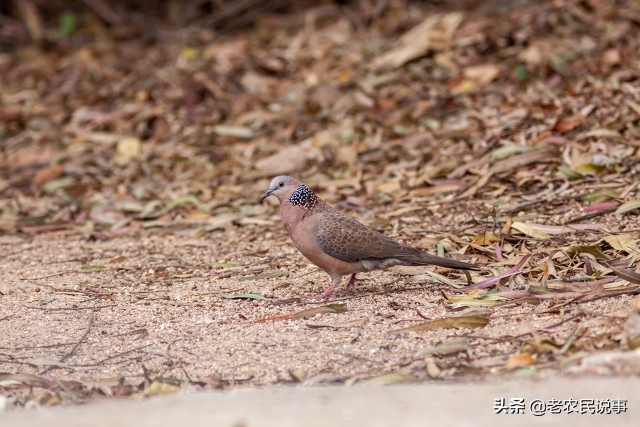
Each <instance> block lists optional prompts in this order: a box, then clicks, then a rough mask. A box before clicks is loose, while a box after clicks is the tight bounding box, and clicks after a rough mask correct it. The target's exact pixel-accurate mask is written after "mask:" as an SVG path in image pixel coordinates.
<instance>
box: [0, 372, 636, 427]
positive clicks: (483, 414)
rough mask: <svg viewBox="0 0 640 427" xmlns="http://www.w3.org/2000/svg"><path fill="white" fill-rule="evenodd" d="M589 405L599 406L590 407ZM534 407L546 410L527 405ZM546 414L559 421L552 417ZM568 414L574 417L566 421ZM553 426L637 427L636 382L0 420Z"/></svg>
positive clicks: (390, 390) (112, 406) (144, 404)
mask: <svg viewBox="0 0 640 427" xmlns="http://www.w3.org/2000/svg"><path fill="white" fill-rule="evenodd" d="M502 398H504V406H505V407H507V406H508V407H509V409H507V410H506V411H505V413H501V414H496V413H495V410H496V399H498V402H497V405H498V406H500V405H501V404H502V402H501V401H500V399H502ZM512 399H523V413H522V414H515V413H508V412H511V411H512V410H516V411H517V410H518V409H519V408H520V404H519V401H518V400H515V401H514V400H512ZM553 399H556V400H557V401H561V403H557V402H555V401H553ZM581 399H586V400H581ZM591 399H599V400H598V401H597V402H596V401H594V402H593V403H592V402H591ZM538 400H539V401H540V402H543V403H544V405H542V404H540V403H532V402H538ZM574 401H575V403H574ZM532 405H533V407H532ZM536 405H538V407H541V406H546V410H545V411H544V415H540V416H535V415H533V414H532V409H534V410H535V408H536ZM552 407H555V408H556V409H558V408H559V409H560V412H561V413H560V414H554V413H551V408H552ZM568 407H571V408H574V409H573V410H574V411H575V412H572V413H567V412H568V409H567V408H568ZM581 411H582V412H585V413H583V414H581V413H580V412H581ZM592 411H600V412H602V413H601V414H591V413H590V412H592ZM616 412H619V413H616ZM558 423H570V425H571V427H578V426H590V425H615V426H634V427H637V426H640V378H626V379H622V378H610V379H603V378H588V379H576V380H569V379H554V380H548V381H542V382H534V381H531V380H523V381H513V382H507V383H495V384H466V385H462V384H455V385H454V384H439V383H431V384H421V385H395V386H377V387H374V386H368V387H367V386H353V387H344V386H327V387H301V386H300V387H270V388H263V389H255V388H254V389H238V390H231V391H226V392H212V393H196V394H190V395H189V394H181V395H172V396H168V397H158V398H153V399H149V400H144V401H137V402H136V401H112V402H108V403H98V404H90V405H85V406H77V407H66V408H50V409H38V410H36V411H23V412H9V413H5V414H0V426H2V427H5V426H7V427H32V426H33V427H35V426H47V427H85V426H86V427H88V426H91V427H111V426H114V427H126V426H135V427H165V426H166V427H177V426H189V427H198V426H203V427H204V426H206V427H212V426H221V427H226V426H228V427H289V426H291V427H299V426H305V427H316V426H317V427H321V426H322V427H326V426H332V427H336V426H349V427H354V426H359V425H363V426H368V427H377V426H385V427H388V426H393V427H399V426H427V425H428V426H454V427H455V426H474V427H477V426H483V425H490V426H493V427H497V426H512V425H516V424H521V425H531V426H536V425H547V426H550V425H559V424H558Z"/></svg>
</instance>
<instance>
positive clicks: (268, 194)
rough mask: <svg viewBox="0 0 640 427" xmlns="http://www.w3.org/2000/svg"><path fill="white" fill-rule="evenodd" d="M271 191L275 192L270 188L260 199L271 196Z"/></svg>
mask: <svg viewBox="0 0 640 427" xmlns="http://www.w3.org/2000/svg"><path fill="white" fill-rule="evenodd" d="M271 193H273V190H271V189H269V191H267V192H266V193H264V194H263V195H262V197H260V200H264V199H266V198H267V197H269V196H270V195H271Z"/></svg>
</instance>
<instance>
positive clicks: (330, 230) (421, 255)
mask: <svg viewBox="0 0 640 427" xmlns="http://www.w3.org/2000/svg"><path fill="white" fill-rule="evenodd" d="M313 213H314V214H315V215H317V218H318V229H317V233H316V242H317V243H318V246H320V248H321V249H322V251H323V252H325V253H326V254H328V255H330V256H332V257H334V258H337V259H339V260H342V261H345V262H358V261H363V260H367V261H376V260H385V259H397V260H398V261H400V262H398V264H405V265H428V264H433V265H439V266H443V267H450V268H459V269H465V270H476V269H477V267H476V266H474V265H471V264H467V263H465V262H462V261H456V260H453V259H449V258H442V257H438V256H435V255H431V254H428V253H425V252H422V251H421V250H418V249H415V248H412V247H410V246H407V245H403V244H401V243H398V242H396V241H395V240H392V239H390V238H389V237H387V236H385V235H383V234H381V233H378V232H377V231H375V230H373V229H371V228H369V227H367V226H365V225H364V224H361V223H360V222H358V221H356V220H355V219H353V218H350V217H348V216H346V215H344V214H342V213H341V212H340V211H338V210H336V209H334V208H332V207H330V206H328V205H326V204H324V203H320V204H318V205H317V206H316V207H315V208H314V209H313Z"/></svg>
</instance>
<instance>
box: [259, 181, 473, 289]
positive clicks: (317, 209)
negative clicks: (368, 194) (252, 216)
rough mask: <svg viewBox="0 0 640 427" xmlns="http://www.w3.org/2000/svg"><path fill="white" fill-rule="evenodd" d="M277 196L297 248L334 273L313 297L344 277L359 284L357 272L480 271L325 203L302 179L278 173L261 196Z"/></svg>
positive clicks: (348, 286) (336, 284) (283, 219)
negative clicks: (408, 269) (402, 267)
mask: <svg viewBox="0 0 640 427" xmlns="http://www.w3.org/2000/svg"><path fill="white" fill-rule="evenodd" d="M270 196H275V197H276V198H277V199H278V201H279V202H280V215H281V217H282V222H283V224H284V228H285V229H286V231H287V233H288V234H289V237H291V240H292V241H293V244H294V246H295V247H296V248H297V249H298V250H299V251H300V253H302V255H304V256H305V257H306V258H307V259H308V260H309V261H311V262H312V263H313V264H315V265H316V266H318V267H320V268H321V269H322V270H324V271H325V272H326V273H327V274H329V276H330V277H331V285H330V286H329V287H328V288H327V289H326V290H325V291H324V292H322V293H320V294H318V295H315V296H312V297H309V299H311V300H325V299H328V298H329V297H330V296H331V294H332V293H333V292H334V291H335V289H336V288H337V287H338V286H339V285H340V283H341V281H342V278H343V277H344V276H346V275H351V277H350V279H349V283H348V285H347V289H350V288H352V287H353V286H354V284H355V282H356V281H357V280H360V279H357V278H356V274H358V273H363V272H368V271H371V270H376V269H386V268H389V267H392V266H395V265H405V266H407V265H408V266H420V265H437V266H441V267H447V268H453V269H460V270H479V268H478V267H477V266H475V265H473V264H468V263H466V262H462V261H457V260H454V259H450V258H443V257H439V256H436V255H431V254H428V253H426V252H423V251H421V250H419V249H416V248H413V247H411V246H407V245H404V244H402V243H399V242H397V241H395V240H393V239H391V238H389V237H387V236H385V235H384V234H382V233H379V232H378V231H376V230H373V229H372V228H369V227H367V226H366V225H364V224H362V223H360V222H358V221H357V220H356V219H354V218H351V217H349V216H347V215H345V214H343V213H342V212H340V211H339V210H337V209H336V208H334V207H332V206H330V205H328V204H327V203H325V202H324V201H323V200H322V199H321V198H320V197H318V196H317V195H316V194H315V193H314V192H313V191H311V190H310V189H309V187H307V186H306V185H304V184H303V183H302V182H301V181H298V180H297V179H295V178H292V177H290V176H277V177H275V178H273V180H272V181H271V183H270V184H269V189H268V190H267V192H266V193H264V194H263V195H262V197H261V200H263V201H264V200H265V199H266V198H267V197H270Z"/></svg>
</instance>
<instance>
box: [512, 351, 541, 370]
mask: <svg viewBox="0 0 640 427" xmlns="http://www.w3.org/2000/svg"><path fill="white" fill-rule="evenodd" d="M535 364H536V361H535V359H534V358H533V356H531V354H529V353H518V354H515V355H513V356H511V357H510V358H509V359H508V360H507V363H506V364H505V367H506V368H507V369H516V368H524V367H526V366H531V365H535Z"/></svg>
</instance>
